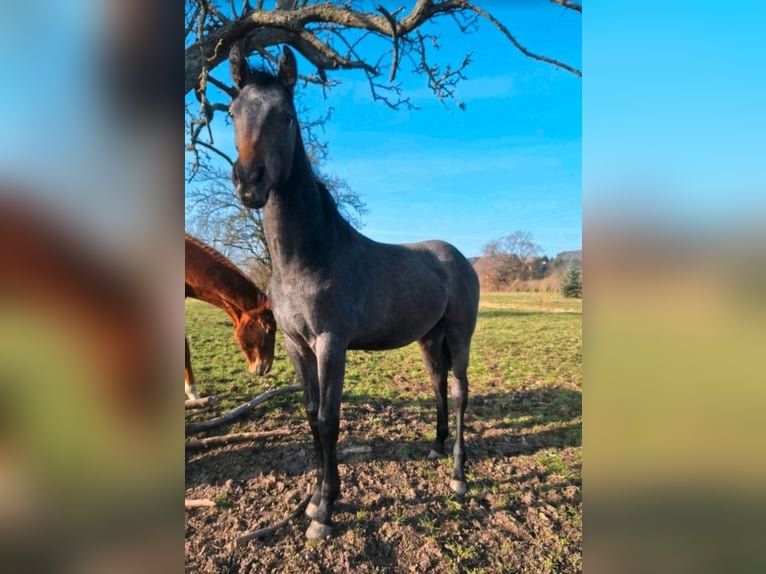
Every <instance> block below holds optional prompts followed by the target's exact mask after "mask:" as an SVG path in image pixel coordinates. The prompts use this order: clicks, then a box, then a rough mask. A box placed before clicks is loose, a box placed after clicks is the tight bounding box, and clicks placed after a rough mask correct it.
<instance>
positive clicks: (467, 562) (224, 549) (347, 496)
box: [186, 385, 582, 574]
mask: <svg viewBox="0 0 766 574" xmlns="http://www.w3.org/2000/svg"><path fill="white" fill-rule="evenodd" d="M301 404H302V403H301V397H300V396H299V394H294V395H292V396H286V397H284V398H281V397H280V398H275V399H273V400H272V401H270V402H269V404H268V405H265V406H263V407H262V408H260V410H259V409H256V410H255V411H254V412H253V413H251V415H249V417H248V418H246V419H245V420H244V421H242V422H240V423H237V424H236V425H234V426H233V427H228V428H226V427H224V428H223V430H221V431H218V432H217V433H215V434H222V433H224V432H232V431H243V430H247V431H262V430H273V429H290V430H291V434H290V435H289V436H287V437H283V438H278V439H272V440H270V441H263V442H259V443H243V444H238V445H231V446H227V447H222V448H215V449H209V450H205V451H196V452H191V451H189V452H188V453H187V465H186V497H187V498H207V499H212V500H215V501H216V503H217V506H216V507H213V508H199V509H193V510H187V512H186V571H187V572H190V573H195V574H197V573H198V574H213V573H224V572H232V573H234V572H236V573H242V574H245V573H252V574H260V573H267V572H286V573H301V574H306V573H313V572H333V573H335V572H337V573H351V572H353V573H355V574H362V573H373V572H379V573H399V572H435V573H441V572H466V573H469V572H485V573H489V572H509V573H511V572H524V573H543V572H545V573H548V572H566V573H575V572H580V571H581V570H582V561H581V542H582V501H581V449H580V443H581V433H580V420H581V418H580V417H581V407H580V391H579V390H578V389H576V388H570V387H566V386H560V387H550V386H534V385H531V386H529V387H528V388H519V389H516V390H514V391H513V392H497V393H492V392H484V393H479V394H474V396H472V397H471V398H470V402H469V407H468V413H467V431H466V445H467V450H468V457H469V458H468V463H467V467H466V469H467V473H468V474H467V476H468V487H469V490H468V492H467V493H466V495H465V497H464V498H463V499H462V500H458V499H457V498H456V497H455V496H454V495H453V494H452V492H451V490H450V489H449V476H450V468H451V461H450V459H449V458H445V459H442V460H438V461H430V460H427V459H426V455H427V453H428V451H429V449H430V441H431V440H432V438H433V436H434V434H435V418H436V415H435V409H434V407H433V401H432V400H431V401H426V400H425V399H424V400H422V401H410V402H397V401H394V400H388V399H384V398H370V399H369V400H358V401H355V402H351V403H348V402H346V403H344V404H343V412H342V423H341V435H340V440H339V451H340V452H341V456H342V460H341V464H340V466H339V472H340V477H341V481H342V483H341V488H342V495H341V498H340V499H339V500H338V502H337V503H336V507H335V508H336V510H335V513H334V515H333V520H334V524H335V526H334V536H333V538H331V539H329V540H323V541H312V542H307V541H306V539H305V537H304V531H305V529H306V527H307V526H308V522H309V521H308V519H307V518H306V517H305V516H303V515H302V514H301V515H300V516H299V517H298V518H296V519H294V520H292V521H291V522H290V523H289V524H288V525H287V526H285V527H284V528H282V529H281V530H279V531H278V532H276V533H275V534H274V535H272V536H270V537H269V538H267V539H265V540H257V541H253V542H250V543H248V544H247V545H245V546H243V547H237V548H232V544H231V543H232V541H233V540H234V539H236V538H237V537H239V536H241V535H243V534H246V533H247V532H250V531H252V530H255V529H257V528H261V527H264V526H268V525H271V524H274V523H276V522H278V521H280V520H282V519H283V518H285V517H286V516H288V515H289V514H290V513H291V512H292V510H293V509H294V508H295V507H296V505H297V504H298V503H299V502H300V501H301V500H302V499H303V498H304V497H305V494H306V493H307V492H308V491H309V489H310V487H311V485H313V483H314V475H313V461H314V455H313V445H312V443H311V439H310V434H309V429H308V423H307V422H306V420H305V416H304V414H303V411H302V407H301ZM453 420H454V419H453V418H452V417H451V419H450V425H451V427H450V430H452V425H453ZM447 446H448V449H449V448H451V442H449V441H448V445H447ZM357 447H363V448H365V449H368V450H369V452H365V453H361V454H346V455H345V456H344V455H343V454H342V453H343V452H348V450H349V449H350V448H354V449H355V448H357Z"/></svg>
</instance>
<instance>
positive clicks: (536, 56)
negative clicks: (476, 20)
mask: <svg viewBox="0 0 766 574" xmlns="http://www.w3.org/2000/svg"><path fill="white" fill-rule="evenodd" d="M469 7H470V9H471V10H473V11H474V12H476V13H477V14H479V15H481V16H482V17H483V18H486V19H487V20H489V21H490V22H492V24H494V26H495V28H497V29H498V30H500V31H501V32H502V33H503V34H505V36H506V38H508V39H509V40H510V41H511V44H513V45H514V46H515V47H516V49H518V50H519V52H521V53H522V54H524V55H525V56H527V57H529V58H532V59H533V60H539V61H541V62H545V63H547V64H551V65H553V66H556V67H557V68H562V69H564V70H566V71H567V72H572V73H573V74H574V75H575V76H577V77H578V78H582V72H581V71H580V70H578V69H577V68H573V67H572V66H570V65H569V64H565V63H564V62H560V61H559V60H556V59H555V58H549V57H548V56H542V55H540V54H534V53H532V52H530V51H529V50H527V49H526V48H525V47H524V46H522V45H521V44H520V43H519V41H518V40H516V38H515V37H514V36H513V34H511V33H510V31H509V30H508V28H506V27H505V26H503V24H502V22H500V21H499V20H498V19H497V18H495V17H494V16H493V15H492V14H490V13H489V12H486V11H485V10H482V9H481V8H479V7H478V6H473V5H469Z"/></svg>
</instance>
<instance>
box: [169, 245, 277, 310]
mask: <svg viewBox="0 0 766 574" xmlns="http://www.w3.org/2000/svg"><path fill="white" fill-rule="evenodd" d="M184 238H185V239H186V241H188V242H189V243H192V244H193V245H194V246H196V247H198V248H200V249H201V250H202V251H204V252H205V253H207V254H208V255H209V256H210V257H211V258H212V259H213V260H214V261H216V262H217V263H219V264H221V265H223V266H224V267H226V268H227V269H230V270H231V271H234V272H235V273H237V274H238V275H239V276H240V277H242V278H243V279H245V280H246V281H247V282H248V283H250V284H251V285H252V286H253V287H254V288H255V290H256V291H257V292H258V293H260V295H261V296H262V297H263V299H264V300H265V299H266V294H265V293H263V291H261V290H260V289H259V288H258V286H257V285H256V284H255V283H254V282H253V280H252V279H250V277H248V276H247V275H245V273H244V271H242V270H241V269H240V268H239V267H237V266H236V265H234V263H232V262H231V260H229V259H228V258H227V257H226V256H224V255H223V254H222V253H220V252H219V251H217V250H215V249H213V248H212V247H210V245H208V244H207V243H204V242H203V241H201V240H200V239H197V238H196V237H194V236H193V235H189V234H188V233H185V234H184Z"/></svg>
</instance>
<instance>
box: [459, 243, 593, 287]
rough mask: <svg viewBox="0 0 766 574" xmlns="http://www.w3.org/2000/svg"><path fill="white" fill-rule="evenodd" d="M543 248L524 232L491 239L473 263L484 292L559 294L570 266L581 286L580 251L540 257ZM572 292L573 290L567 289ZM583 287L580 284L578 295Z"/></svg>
mask: <svg viewBox="0 0 766 574" xmlns="http://www.w3.org/2000/svg"><path fill="white" fill-rule="evenodd" d="M541 252H542V249H541V248H540V246H539V245H538V244H537V243H535V242H534V241H533V239H532V234H531V233H529V232H527V231H515V232H514V233H512V234H510V235H508V236H506V237H500V238H498V239H493V240H492V241H490V242H489V243H487V244H486V245H485V246H484V247H483V248H482V256H481V257H479V258H478V259H476V260H474V262H473V264H474V267H475V269H476V272H477V273H478V275H479V281H480V282H481V287H482V289H483V290H485V291H551V292H553V291H559V290H561V288H562V286H563V285H564V283H565V281H564V280H565V279H566V277H565V275H566V274H567V271H568V270H570V268H572V267H573V266H574V267H576V268H577V280H578V281H580V283H581V275H580V269H581V262H582V251H564V252H562V253H559V254H558V255H557V256H556V257H553V258H551V257H548V256H547V255H540V253H541ZM570 292H572V293H574V292H576V290H570ZM581 292H582V286H581V284H580V293H581ZM575 296H577V295H575Z"/></svg>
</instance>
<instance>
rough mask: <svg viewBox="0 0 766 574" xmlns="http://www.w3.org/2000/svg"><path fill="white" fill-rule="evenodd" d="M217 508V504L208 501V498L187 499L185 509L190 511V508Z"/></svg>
mask: <svg viewBox="0 0 766 574" xmlns="http://www.w3.org/2000/svg"><path fill="white" fill-rule="evenodd" d="M214 506H215V502H213V501H212V500H207V499H206V498H185V499H184V508H185V509H186V510H189V509H190V508H212V507H214Z"/></svg>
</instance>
